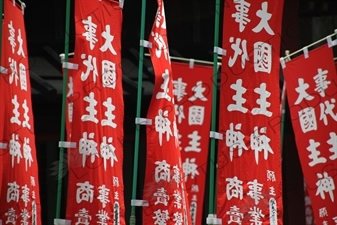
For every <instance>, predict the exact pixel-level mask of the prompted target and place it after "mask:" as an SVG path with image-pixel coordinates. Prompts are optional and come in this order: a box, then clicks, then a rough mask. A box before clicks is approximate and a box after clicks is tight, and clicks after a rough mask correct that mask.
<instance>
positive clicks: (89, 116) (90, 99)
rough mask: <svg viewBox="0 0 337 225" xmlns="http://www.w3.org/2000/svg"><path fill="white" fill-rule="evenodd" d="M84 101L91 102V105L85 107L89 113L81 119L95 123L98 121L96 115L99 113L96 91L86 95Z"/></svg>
mask: <svg viewBox="0 0 337 225" xmlns="http://www.w3.org/2000/svg"><path fill="white" fill-rule="evenodd" d="M83 100H84V101H86V102H88V103H89V106H87V107H86V108H85V110H86V111H87V112H88V113H89V114H84V115H82V117H81V120H82V121H83V122H85V121H91V122H94V123H96V124H97V123H98V119H97V118H96V117H95V116H96V115H97V110H96V109H95V106H96V105H97V101H96V99H95V93H94V92H90V93H89V95H88V96H84V98H83Z"/></svg>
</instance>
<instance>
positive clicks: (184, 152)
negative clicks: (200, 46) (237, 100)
mask: <svg viewBox="0 0 337 225" xmlns="http://www.w3.org/2000/svg"><path fill="white" fill-rule="evenodd" d="M171 66H172V75H173V95H174V98H175V99H174V101H175V113H176V119H177V128H178V137H179V146H180V152H181V159H182V168H183V172H184V180H185V183H186V190H187V193H188V202H189V209H190V213H191V220H192V221H191V222H192V224H193V225H199V224H200V225H201V224H203V218H202V214H203V203H204V194H205V184H206V173H207V159H208V149H209V134H210V132H209V131H210V125H211V113H212V112H211V109H212V88H213V86H212V85H213V82H212V77H213V67H209V66H201V65H194V66H193V68H190V66H189V64H186V63H177V62H172V64H171Z"/></svg>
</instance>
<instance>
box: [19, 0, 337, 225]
mask: <svg viewBox="0 0 337 225" xmlns="http://www.w3.org/2000/svg"><path fill="white" fill-rule="evenodd" d="M73 2H74V1H71V4H72V7H73ZM25 3H26V5H27V8H26V9H25V23H26V33H27V42H28V53H29V63H30V74H31V83H32V87H33V94H32V98H33V112H34V120H35V133H36V146H37V157H38V164H39V180H40V195H41V204H42V219H43V224H53V219H54V218H55V212H56V209H55V206H56V196H57V176H56V172H57V170H58V167H57V166H58V160H59V159H58V158H59V148H58V141H59V140H60V129H61V128H60V127H61V108H62V102H61V98H62V74H61V64H60V58H59V54H60V53H63V52H64V44H65V43H64V39H65V12H66V10H65V6H66V1H65V0H48V1H42V0H26V1H25ZM156 9H157V1H156V0H147V10H146V27H145V28H146V29H145V39H147V37H148V36H149V31H150V29H151V27H152V24H153V20H154V16H155V12H156ZM220 9H221V10H220V12H215V0H166V1H165V12H166V22H167V30H168V42H169V47H170V53H171V55H173V56H183V57H185V58H194V59H202V60H207V61H213V54H212V52H213V47H214V44H213V40H214V17H215V13H220V21H221V24H220V35H219V45H220V47H221V34H222V31H223V29H222V16H223V0H222V1H221V7H220ZM71 11H72V10H71ZM140 14H141V0H125V2H124V9H123V32H122V47H123V50H122V58H123V60H122V69H123V76H124V77H126V78H125V80H124V82H123V86H124V89H125V95H124V101H125V113H126V114H125V140H124V143H125V144H124V145H125V146H124V165H125V166H124V167H125V170H124V176H125V178H124V184H125V206H126V210H127V211H126V217H125V218H126V221H127V223H128V221H129V216H130V199H131V187H132V169H133V168H132V166H131V165H132V164H133V155H134V134H135V125H134V118H135V116H136V115H135V112H136V104H137V102H136V97H137V95H136V93H137V89H136V85H137V73H138V68H137V67H138V50H139V39H140V38H139V31H140V17H141V16H140ZM336 15H337V1H335V0H317V1H313V0H285V5H284V13H283V26H282V42H281V45H282V46H281V54H282V55H281V56H283V55H284V52H285V50H290V52H293V51H295V50H297V49H299V48H302V47H304V46H305V45H308V44H310V43H312V42H314V41H316V40H318V39H321V38H323V37H325V36H327V35H329V34H331V33H333V32H334V29H335V28H337V17H336ZM71 18H73V14H71ZM71 30H72V31H73V30H74V25H73V21H72V22H71ZM69 46H70V48H69V51H70V52H72V51H73V47H74V34H73V32H70V43H69ZM144 60H145V62H144V69H143V71H144V74H143V77H144V82H143V96H142V100H143V101H142V105H141V107H142V117H144V116H145V115H146V110H147V107H148V104H149V100H150V98H151V94H152V88H153V74H152V67H151V64H149V61H148V59H147V58H146V57H145V59H144ZM280 84H281V85H282V75H281V78H280ZM218 99H219V98H218ZM141 134H142V135H141V138H140V156H139V169H138V192H137V197H138V198H141V195H142V187H143V184H142V180H143V177H144V174H143V171H144V165H145V136H144V135H143V134H144V132H142V133H141ZM283 146H284V147H283V151H282V158H283V160H282V165H283V167H282V172H283V201H284V224H287V225H301V224H303V225H304V224H305V207H304V195H303V176H302V170H301V167H300V163H299V159H298V155H297V150H296V146H295V141H294V135H293V131H292V128H291V123H290V118H289V114H288V113H286V117H285V133H284V143H283ZM64 171H65V173H64V180H63V184H64V187H63V194H62V218H64V212H65V208H66V180H67V174H66V167H65V170H64ZM206 188H208V185H206ZM207 191H208V190H206V199H205V206H204V218H206V217H207V214H208V212H207V209H208V207H207V203H208V197H207V195H208V192H207ZM140 210H141V209H140V208H137V216H138V217H137V219H138V221H140V217H139V215H140ZM204 221H205V220H204Z"/></svg>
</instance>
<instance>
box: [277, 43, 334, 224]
mask: <svg viewBox="0 0 337 225" xmlns="http://www.w3.org/2000/svg"><path fill="white" fill-rule="evenodd" d="M308 56H309V57H308V58H305V56H304V55H301V56H299V57H297V58H295V59H292V60H291V61H289V62H286V64H285V68H283V72H284V78H285V82H286V85H287V96H288V104H289V108H290V115H291V121H292V125H293V129H294V134H295V139H296V146H297V150H298V154H299V158H300V162H301V166H302V171H303V175H304V179H305V182H306V185H307V190H308V193H309V196H310V199H311V203H312V208H313V212H314V218H315V221H316V224H323V223H325V222H324V221H327V223H328V224H330V223H331V224H333V223H336V221H337V207H336V201H337V190H336V185H337V178H336V168H337V160H336V159H337V137H336V131H337V109H336V107H335V104H336V103H335V102H336V98H337V92H336V90H337V89H336V84H337V78H336V69H335V64H334V61H333V51H332V48H329V47H328V45H327V44H325V45H323V46H321V47H319V48H316V49H314V50H312V51H309V53H308Z"/></svg>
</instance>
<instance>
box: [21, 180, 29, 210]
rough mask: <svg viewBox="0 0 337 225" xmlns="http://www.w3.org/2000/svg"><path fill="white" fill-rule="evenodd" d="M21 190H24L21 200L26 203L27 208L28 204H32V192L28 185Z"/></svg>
mask: <svg viewBox="0 0 337 225" xmlns="http://www.w3.org/2000/svg"><path fill="white" fill-rule="evenodd" d="M21 189H22V195H21V199H22V201H23V202H24V203H25V207H27V205H28V202H30V197H29V191H30V190H29V188H28V187H27V185H26V184H25V185H24V186H22V187H21Z"/></svg>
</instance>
